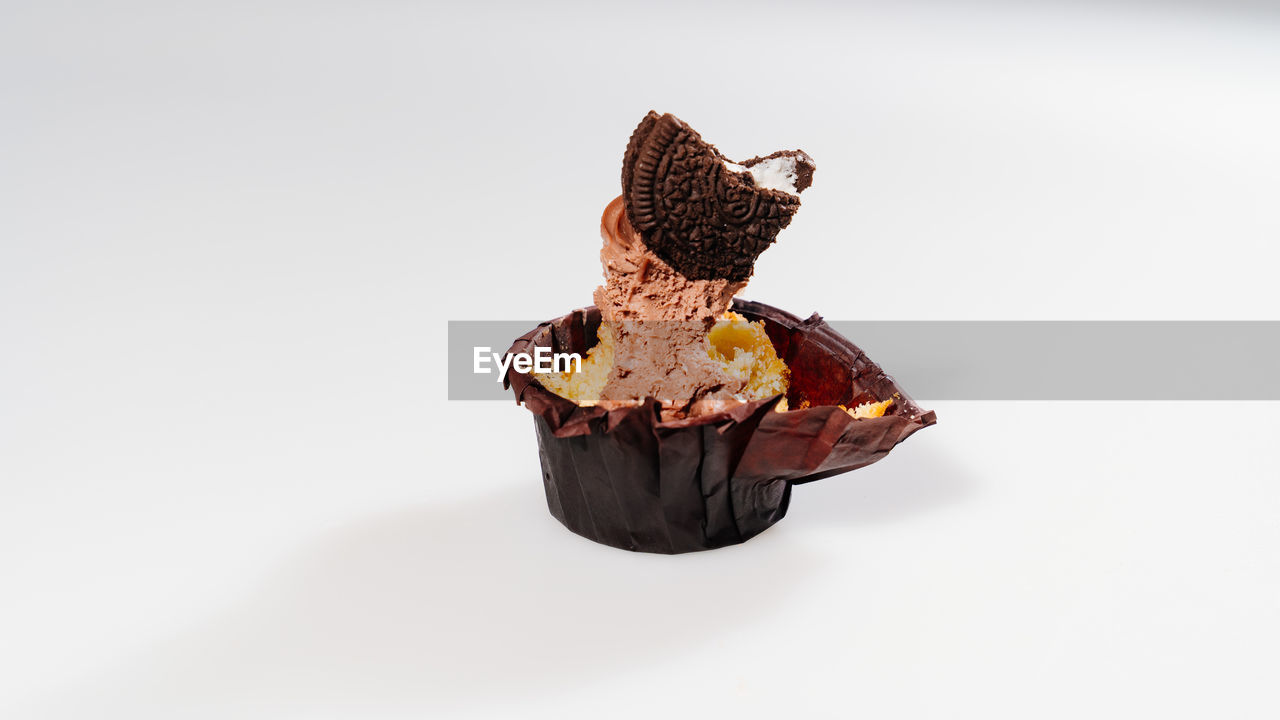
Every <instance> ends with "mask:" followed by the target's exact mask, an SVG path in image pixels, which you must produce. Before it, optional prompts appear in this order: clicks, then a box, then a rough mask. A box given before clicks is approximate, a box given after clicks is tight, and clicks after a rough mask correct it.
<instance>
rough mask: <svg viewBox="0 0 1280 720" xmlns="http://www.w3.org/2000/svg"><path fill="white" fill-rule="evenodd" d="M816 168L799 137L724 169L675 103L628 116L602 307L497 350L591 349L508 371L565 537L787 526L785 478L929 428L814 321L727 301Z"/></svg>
mask: <svg viewBox="0 0 1280 720" xmlns="http://www.w3.org/2000/svg"><path fill="white" fill-rule="evenodd" d="M814 169H815V165H814V163H813V160H812V159H811V158H810V157H809V156H808V155H807V154H805V153H804V152H802V151H799V150H795V151H781V152H776V153H772V154H770V155H766V156H763V157H754V158H752V159H750V160H747V161H744V162H742V163H734V162H732V161H731V160H728V159H727V158H725V157H724V156H723V155H722V154H721V153H720V152H719V151H718V150H717V149H716V148H715V147H714V146H713V145H711V144H709V143H707V142H705V141H704V140H702V138H701V136H700V135H698V133H697V132H695V131H694V130H693V129H692V128H690V127H689V126H687V125H686V124H685V123H683V122H682V121H680V120H679V119H678V118H676V117H674V116H672V115H669V114H668V115H659V114H657V113H655V112H650V113H649V114H648V115H646V116H645V118H644V119H643V120H642V121H641V122H640V125H639V126H638V127H637V128H636V130H635V132H634V133H633V134H632V136H631V140H630V142H629V143H628V144H627V149H626V152H625V154H624V158H623V171H622V191H623V192H622V196H621V197H620V198H619V199H618V200H615V201H614V202H613V203H611V204H610V205H609V207H608V208H606V210H605V213H604V216H603V218H602V221H601V235H602V237H603V239H604V247H603V249H602V251H601V260H602V264H603V265H604V271H605V284H604V285H603V286H602V287H600V288H599V289H597V291H596V293H595V299H596V306H592V307H587V308H584V309H582V310H576V311H574V312H572V313H570V314H568V315H565V316H563V317H561V318H557V319H555V320H552V321H549V322H545V323H542V324H540V325H539V326H538V327H536V328H534V329H533V330H531V331H529V332H528V333H526V334H525V335H523V336H522V337H520V338H518V339H516V341H515V342H514V343H513V344H512V346H511V348H510V350H509V351H508V353H510V354H531V353H536V352H538V349H539V348H548V349H550V351H551V352H555V353H576V354H580V355H585V358H586V359H585V360H584V361H583V363H582V365H581V367H580V368H578V369H577V370H572V371H568V372H559V373H539V372H522V371H520V369H519V368H515V367H512V368H510V369H509V370H508V371H507V372H506V374H505V375H504V383H505V384H506V385H507V387H509V388H510V389H511V390H513V392H514V393H515V397H516V400H517V401H518V402H520V403H521V404H523V405H524V406H525V407H526V408H527V409H529V410H530V411H531V412H532V413H533V415H534V423H535V426H536V430H537V434H538V447H539V454H540V460H541V465H542V476H543V483H544V488H545V490H546V496H547V505H548V508H549V509H550V511H551V514H552V515H553V516H555V517H556V518H557V519H558V520H560V522H562V523H563V524H564V525H565V526H566V527H568V528H569V529H570V530H572V531H573V532H575V533H578V534H579V535H582V536H584V537H587V538H589V539H591V540H594V541H596V542H600V543H603V544H606V545H611V546H613V547H619V548H624V549H627V550H635V551H644V552H658V553H682V552H691V551H697V550H707V549H712V548H717V547H723V546H726V545H732V544H736V543H741V542H744V541H746V540H748V539H750V538H751V537H754V536H755V535H758V534H759V533H761V532H763V531H764V530H766V529H767V528H769V527H770V526H772V525H773V524H774V523H776V522H778V521H779V520H781V519H782V517H783V516H784V515H785V514H786V511H787V507H788V504H789V502H790V498H791V488H792V486H794V485H797V484H800V483H804V482H809V481H812V480H817V479H820V478H825V477H829V476H832V475H836V474H839V473H843V472H847V471H849V470H854V469H857V468H860V467H863V466H865V465H868V464H870V463H872V462H876V461H877V460H879V459H880V458H882V457H884V456H885V455H886V454H888V453H889V451H890V450H892V449H893V448H894V447H895V446H896V445H897V444H898V443H900V442H902V441H903V440H905V439H906V438H907V437H909V436H910V435H911V434H913V433H914V432H916V431H917V430H920V429H921V428H924V427H928V426H929V425H932V424H934V422H935V421H936V418H935V416H934V413H932V412H929V411H925V410H923V409H921V408H920V407H919V406H918V405H916V404H915V402H914V401H912V400H911V398H910V397H909V396H908V395H907V394H906V393H905V392H904V391H903V390H902V389H901V388H900V387H898V385H897V384H896V383H895V382H894V381H893V379H892V378H891V377H889V376H888V375H887V374H885V373H884V371H883V370H882V369H881V368H880V367H879V366H878V365H876V364H875V363H874V362H872V361H871V360H870V359H869V358H868V357H867V356H866V354H865V353H863V352H862V351H861V350H860V349H859V348H858V347H857V346H856V345H854V344H853V343H851V342H850V341H849V340H847V339H845V338H843V337H841V336H840V335H839V334H838V333H836V332H835V331H833V330H832V329H831V328H830V326H828V325H827V324H826V323H825V322H823V321H822V319H821V318H820V317H819V316H818V315H816V314H815V315H813V316H812V317H810V318H809V319H807V320H801V319H800V318H798V317H796V316H794V315H791V314H789V313H786V312H783V311H781V310H779V309H777V308H774V307H771V306H769V305H765V304H763V303H754V302H747V301H743V300H739V299H735V298H734V297H733V296H734V295H735V294H736V293H737V292H739V291H741V290H742V289H743V288H744V287H745V286H746V282H747V280H748V279H749V278H750V276H751V273H752V270H753V268H754V265H755V261H756V258H758V257H759V255H760V253H762V252H763V251H764V250H765V249H767V248H768V247H769V245H770V244H772V243H773V242H774V240H775V239H776V237H777V235H778V233H779V232H780V231H781V230H782V229H783V228H785V227H786V226H787V225H788V224H789V223H790V221H791V218H792V217H793V216H794V215H795V213H796V211H797V210H798V209H799V207H800V199H799V193H800V192H802V191H803V190H804V189H805V188H807V187H809V186H810V185H811V184H812V182H813V174H814ZM543 352H546V351H545V350H544V351H543Z"/></svg>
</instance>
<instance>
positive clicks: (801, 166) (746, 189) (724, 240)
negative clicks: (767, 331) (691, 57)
mask: <svg viewBox="0 0 1280 720" xmlns="http://www.w3.org/2000/svg"><path fill="white" fill-rule="evenodd" d="M778 158H787V159H790V162H789V163H787V167H788V168H789V170H790V176H793V177H794V180H793V181H792V184H793V185H794V189H795V193H796V194H792V193H789V192H784V191H782V190H777V189H773V188H769V187H762V186H759V185H757V183H756V180H755V179H754V177H753V174H752V173H751V172H750V169H751V168H752V167H754V166H756V165H759V164H760V163H764V162H766V161H769V160H774V159H778ZM727 162H731V161H728V160H727V159H726V158H725V157H724V156H723V155H721V154H720V152H719V151H718V150H716V148H715V146H714V145H711V144H710V143H708V142H706V141H705V140H703V139H702V136H700V135H699V134H698V133H697V132H696V131H695V130H694V129H693V128H691V127H689V126H688V125H686V124H684V123H683V122H682V121H681V120H680V119H679V118H677V117H676V116H674V115H671V114H670V113H668V114H665V115H658V114H657V113H656V112H653V111H650V112H649V114H648V115H646V116H645V117H644V119H643V120H641V121H640V124H639V125H638V126H637V127H636V130H635V132H634V133H632V135H631V140H630V141H629V142H628V143H627V150H626V153H625V154H624V155H623V159H622V197H623V203H624V205H625V207H626V210H627V219H628V220H630V221H631V225H632V227H634V228H635V229H636V230H637V231H638V232H639V233H640V234H641V236H642V237H643V238H644V242H645V245H647V246H648V247H649V249H650V250H652V251H653V252H654V254H656V255H657V256H658V257H660V258H662V259H663V260H664V261H666V262H667V264H669V265H671V267H673V268H675V269H676V270H677V271H678V272H680V273H681V274H682V275H684V276H685V277H687V278H690V279H692V280H713V279H716V278H725V279H728V280H731V281H742V280H746V279H747V278H749V277H750V276H751V270H752V268H753V266H754V265H755V261H756V258H757V257H759V256H760V253H762V252H764V250H765V248H767V247H769V245H770V244H772V243H773V241H774V239H775V238H777V236H778V233H779V232H780V231H781V230H782V229H783V228H785V227H786V226H787V225H788V224H790V222H791V217H792V216H793V215H795V213H796V211H797V210H799V209H800V198H799V197H797V195H798V193H799V192H801V191H802V190H804V189H805V188H807V187H809V186H810V185H811V184H812V182H813V170H814V165H813V161H812V160H811V159H810V158H809V156H808V155H806V154H805V153H803V152H800V151H781V152H776V153H772V154H770V155H766V156H764V157H755V158H752V159H751V160H748V161H746V162H744V163H741V164H740V165H739V166H738V167H739V168H740V169H741V171H735V170H734V169H731V168H730V167H729V166H728V165H726V163H727Z"/></svg>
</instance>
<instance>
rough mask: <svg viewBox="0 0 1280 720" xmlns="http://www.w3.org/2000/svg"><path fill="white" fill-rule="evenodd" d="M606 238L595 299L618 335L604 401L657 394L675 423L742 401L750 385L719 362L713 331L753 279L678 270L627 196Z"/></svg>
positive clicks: (607, 217) (604, 225)
mask: <svg viewBox="0 0 1280 720" xmlns="http://www.w3.org/2000/svg"><path fill="white" fill-rule="evenodd" d="M600 235H601V237H602V238H603V240H604V246H603V248H602V249H601V250H600V260H601V263H602V264H603V265H604V274H605V284H604V285H602V286H600V287H598V288H596V291H595V302H596V306H597V307H599V308H600V314H601V316H602V318H603V319H604V320H605V321H606V322H608V323H609V324H610V325H611V326H612V327H613V329H614V336H615V350H614V364H613V368H612V369H611V370H610V373H609V378H608V380H607V382H606V383H605V386H604V390H603V392H602V393H601V395H600V404H601V405H603V406H605V407H618V406H623V405H631V404H634V403H636V402H638V401H639V400H642V399H644V398H646V397H653V398H656V399H657V400H658V401H659V402H660V403H661V404H662V414H663V418H664V419H675V418H680V417H685V416H687V415H699V414H705V413H708V412H716V411H719V410H723V409H725V408H727V407H729V406H731V405H733V404H736V403H738V402H741V398H739V397H735V396H736V395H738V394H739V393H741V391H742V390H743V387H744V385H745V380H744V379H742V378H736V377H733V376H731V375H729V374H728V373H727V372H725V370H724V368H723V367H722V366H721V365H720V364H718V363H716V362H715V361H714V360H712V359H711V357H710V355H709V354H708V347H709V345H708V341H707V332H708V331H709V330H710V329H711V326H712V325H714V324H715V321H716V319H717V318H718V317H720V316H721V315H722V314H723V313H724V312H725V311H726V310H728V309H729V305H730V303H731V302H732V301H733V296H734V294H735V293H737V292H738V291H739V290H741V289H742V288H743V287H745V286H746V284H747V283H746V281H736V282H735V281H730V280H725V279H714V280H691V279H689V278H686V277H685V276H684V275H682V274H680V273H679V272H677V271H676V270H674V269H673V268H672V267H671V266H670V265H668V264H667V263H666V262H664V261H663V260H662V259H661V258H659V257H658V256H657V255H655V254H654V253H653V251H651V250H650V249H649V248H648V247H646V246H645V244H644V241H643V239H642V238H641V237H640V235H639V233H637V232H636V231H635V229H634V228H632V227H631V223H630V222H629V221H628V220H627V214H626V212H625V211H624V209H623V203H622V198H621V197H619V198H617V199H615V200H614V201H613V202H611V203H609V205H608V207H606V208H605V211H604V215H603V216H602V217H601V219H600Z"/></svg>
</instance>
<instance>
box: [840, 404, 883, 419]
mask: <svg viewBox="0 0 1280 720" xmlns="http://www.w3.org/2000/svg"><path fill="white" fill-rule="evenodd" d="M892 404H893V400H892V399H890V400H885V401H883V402H866V403H862V404H861V405H859V406H857V407H853V408H848V407H845V406H844V405H841V406H840V409H841V410H844V411H845V412H847V413H849V417H851V418H853V419H854V420H858V419H861V418H878V417H884V413H885V411H886V410H888V409H889V406H890V405H892Z"/></svg>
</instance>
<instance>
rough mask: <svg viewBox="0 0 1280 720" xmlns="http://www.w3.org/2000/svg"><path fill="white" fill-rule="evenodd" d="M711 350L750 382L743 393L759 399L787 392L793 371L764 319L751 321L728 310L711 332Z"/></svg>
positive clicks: (731, 370)
mask: <svg viewBox="0 0 1280 720" xmlns="http://www.w3.org/2000/svg"><path fill="white" fill-rule="evenodd" d="M707 340H708V341H709V342H710V345H711V347H710V348H709V349H708V350H707V352H708V353H709V354H710V355H711V358H712V359H713V360H716V361H717V362H719V363H720V364H722V365H723V366H724V368H725V370H726V371H727V372H728V373H729V374H730V375H732V376H734V377H736V378H740V379H745V380H746V381H747V386H746V388H744V390H743V394H745V395H746V396H747V397H749V398H751V399H753V400H755V399H759V398H766V397H770V396H773V395H777V394H779V393H781V394H783V395H785V394H786V392H787V382H788V379H789V373H788V371H787V364H786V363H784V362H782V358H780V357H778V352H777V351H776V350H774V349H773V342H771V341H770V340H769V334H768V333H767V332H765V329H764V321H763V320H757V321H755V322H751V321H750V320H747V319H746V318H745V317H743V316H741V315H739V314H738V313H735V312H727V313H725V314H724V315H722V316H721V317H720V319H719V320H717V321H716V324H715V325H714V326H712V328H711V332H710V333H708V334H707Z"/></svg>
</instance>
